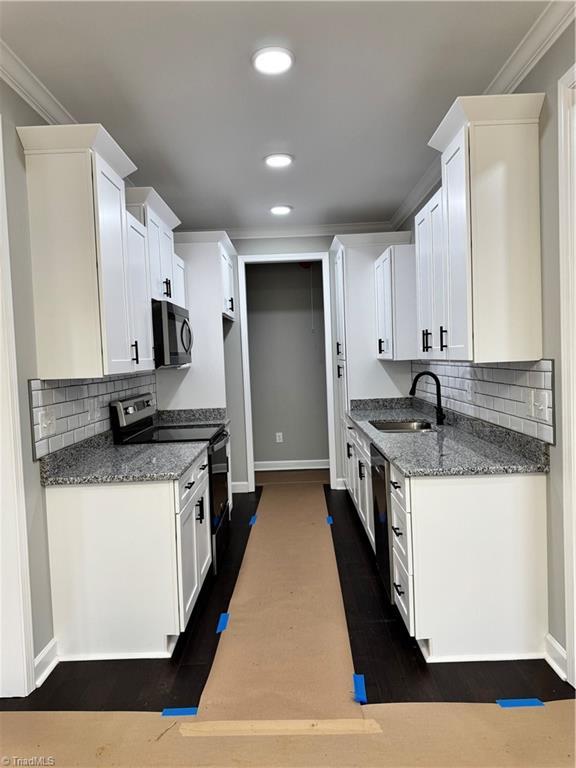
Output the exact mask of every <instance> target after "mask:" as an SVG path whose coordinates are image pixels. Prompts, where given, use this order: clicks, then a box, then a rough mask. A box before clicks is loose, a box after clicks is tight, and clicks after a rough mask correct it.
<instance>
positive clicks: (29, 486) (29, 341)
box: [0, 80, 53, 655]
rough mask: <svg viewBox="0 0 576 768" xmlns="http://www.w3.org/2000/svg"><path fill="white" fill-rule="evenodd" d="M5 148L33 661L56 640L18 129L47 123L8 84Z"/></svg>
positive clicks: (2, 88) (2, 91) (0, 89)
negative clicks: (34, 429) (34, 395)
mask: <svg viewBox="0 0 576 768" xmlns="http://www.w3.org/2000/svg"><path fill="white" fill-rule="evenodd" d="M0 105H1V106H0V108H1V110H2V143H3V148H4V162H5V173H6V197H7V208H8V238H9V243H10V265H11V270H12V295H13V299H14V324H15V328H16V356H17V364H18V394H19V401H20V421H21V425H22V454H23V456H22V458H23V462H24V480H25V485H26V487H25V494H26V515H27V522H28V546H29V557H30V582H31V590H32V620H33V629H34V655H37V654H38V653H39V652H40V651H41V650H42V648H44V646H45V645H46V644H47V643H48V642H49V641H50V640H51V639H52V636H53V627H52V601H51V597H50V570H49V563H48V540H47V531H46V508H45V503H44V491H43V489H42V487H41V485H40V474H39V469H38V464H37V463H34V462H33V461H32V436H31V429H30V408H29V403H28V379H32V378H34V377H35V375H36V371H35V367H36V341H35V339H36V333H35V327H34V311H33V305H32V267H31V260H30V238H29V225H28V201H27V193H26V170H25V166H24V153H23V151H22V146H21V144H20V140H19V139H18V135H17V134H16V126H20V125H41V124H42V123H43V122H44V121H43V120H42V118H41V117H40V116H39V115H38V114H36V112H34V111H33V110H32V109H31V108H30V107H29V106H28V105H27V104H26V103H25V102H24V101H23V100H22V99H21V98H20V97H19V96H18V95H17V94H16V93H15V92H14V91H13V90H12V89H11V88H9V87H8V86H7V85H6V84H5V83H4V81H2V80H0Z"/></svg>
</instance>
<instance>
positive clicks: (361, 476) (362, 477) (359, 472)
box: [358, 461, 366, 480]
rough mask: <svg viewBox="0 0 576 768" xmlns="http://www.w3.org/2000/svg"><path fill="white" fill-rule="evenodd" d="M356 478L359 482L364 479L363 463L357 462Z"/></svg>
mask: <svg viewBox="0 0 576 768" xmlns="http://www.w3.org/2000/svg"><path fill="white" fill-rule="evenodd" d="M358 477H359V478H360V480H364V478H365V477H366V475H365V473H364V462H362V461H359V462H358Z"/></svg>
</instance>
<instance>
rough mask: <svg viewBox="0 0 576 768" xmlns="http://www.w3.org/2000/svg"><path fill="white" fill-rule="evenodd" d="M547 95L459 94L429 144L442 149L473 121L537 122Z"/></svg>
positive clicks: (441, 150)
mask: <svg viewBox="0 0 576 768" xmlns="http://www.w3.org/2000/svg"><path fill="white" fill-rule="evenodd" d="M544 97H545V94H544V93H505V94H494V95H492V94H491V95H483V96H459V97H458V98H457V99H456V100H455V101H454V102H453V104H452V106H451V107H450V109H449V110H448V112H447V113H446V115H445V117H444V119H443V120H442V122H441V123H440V125H439V126H438V128H437V129H436V131H435V132H434V135H433V136H432V138H431V139H430V141H429V142H428V146H430V147H432V148H433V149H437V150H438V151H439V152H443V151H444V150H445V149H446V147H447V146H448V144H450V142H451V141H452V139H453V138H454V137H455V136H456V134H457V133H458V131H459V130H461V129H462V128H463V127H464V126H466V125H469V124H470V123H478V122H487V121H496V122H503V121H510V122H519V121H525V120H534V121H537V120H538V118H539V116H540V111H541V109H542V104H543V103H544Z"/></svg>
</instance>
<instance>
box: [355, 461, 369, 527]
mask: <svg viewBox="0 0 576 768" xmlns="http://www.w3.org/2000/svg"><path fill="white" fill-rule="evenodd" d="M366 470H367V465H366V461H365V460H364V457H363V456H362V454H361V453H360V452H359V451H357V453H356V476H357V478H356V483H357V506H358V514H359V515H360V519H361V520H362V525H363V526H364V528H366V525H367V522H366V512H367V507H368V496H367V488H366Z"/></svg>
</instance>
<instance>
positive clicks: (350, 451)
mask: <svg viewBox="0 0 576 768" xmlns="http://www.w3.org/2000/svg"><path fill="white" fill-rule="evenodd" d="M346 456H347V457H348V458H349V459H351V458H352V446H351V445H350V443H346Z"/></svg>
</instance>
